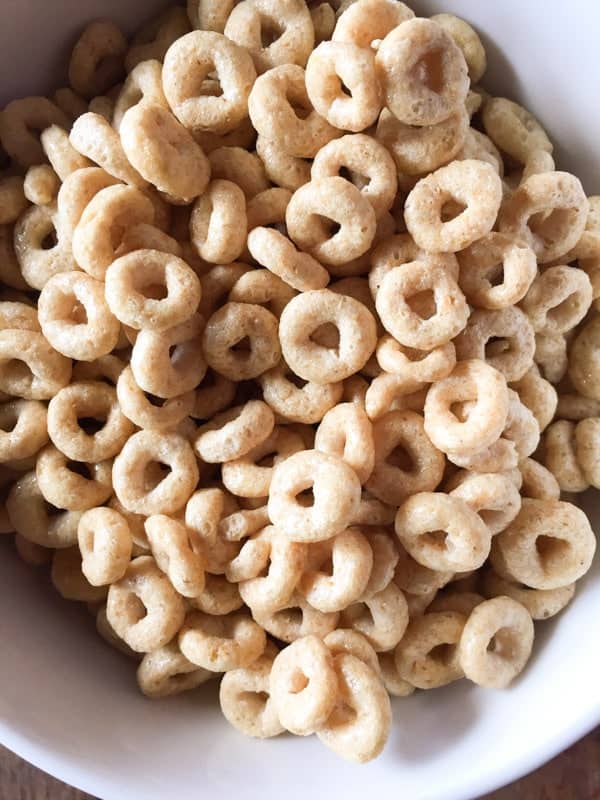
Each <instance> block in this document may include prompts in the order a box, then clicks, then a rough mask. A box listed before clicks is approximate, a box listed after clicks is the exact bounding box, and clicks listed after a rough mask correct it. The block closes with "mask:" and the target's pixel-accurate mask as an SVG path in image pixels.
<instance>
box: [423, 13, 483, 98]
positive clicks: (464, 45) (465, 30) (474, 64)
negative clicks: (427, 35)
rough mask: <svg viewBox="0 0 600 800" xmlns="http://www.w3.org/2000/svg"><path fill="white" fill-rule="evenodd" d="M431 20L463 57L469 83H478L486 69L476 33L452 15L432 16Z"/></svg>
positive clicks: (463, 21)
mask: <svg viewBox="0 0 600 800" xmlns="http://www.w3.org/2000/svg"><path fill="white" fill-rule="evenodd" d="M431 19H432V20H433V21H434V22H437V24H438V25H441V26H442V28H444V30H446V31H448V33H449V34H450V36H452V38H453V39H454V41H455V42H456V44H457V45H458V46H459V47H460V49H461V50H462V53H463V55H464V57H465V61H466V62H467V67H468V68H469V78H470V79H471V83H472V84H475V83H479V81H480V80H481V78H482V77H483V73H484V72H485V70H486V67H487V58H486V54H485V49H484V47H483V45H482V43H481V39H480V38H479V36H478V35H477V33H476V32H475V31H474V30H473V28H472V27H471V26H470V25H469V23H468V22H465V20H464V19H461V18H460V17H455V16H454V15H453V14H434V15H433V16H432V17H431Z"/></svg>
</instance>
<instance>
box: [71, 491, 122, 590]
mask: <svg viewBox="0 0 600 800" xmlns="http://www.w3.org/2000/svg"><path fill="white" fill-rule="evenodd" d="M77 539H78V542H79V549H80V551H81V559H82V560H81V571H82V572H83V574H84V575H85V577H86V578H87V580H88V581H89V582H90V583H91V584H92V586H104V585H107V584H110V583H114V582H115V581H118V580H121V578H122V577H123V575H124V574H125V571H126V570H127V567H128V565H129V562H130V560H131V547H132V538H131V531H130V530H129V525H128V524H127V520H126V519H125V518H124V517H122V516H121V514H119V513H118V511H115V510H114V509H112V508H102V507H100V508H91V509H89V510H88V511H85V512H84V513H83V515H82V517H81V519H80V520H79V526H78V528H77Z"/></svg>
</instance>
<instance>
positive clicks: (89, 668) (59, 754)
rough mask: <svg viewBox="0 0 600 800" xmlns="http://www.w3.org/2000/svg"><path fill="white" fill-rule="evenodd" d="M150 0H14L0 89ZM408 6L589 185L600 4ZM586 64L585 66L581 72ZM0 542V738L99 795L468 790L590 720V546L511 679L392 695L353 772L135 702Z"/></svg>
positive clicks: (200, 716) (151, 798)
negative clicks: (378, 746)
mask: <svg viewBox="0 0 600 800" xmlns="http://www.w3.org/2000/svg"><path fill="white" fill-rule="evenodd" d="M162 5H163V3H161V2H156V3H148V2H146V3H141V2H130V3H128V4H122V3H119V2H116V0H110V2H108V1H107V2H105V3H103V4H99V3H98V2H94V0H84V1H83V2H79V3H75V2H67V0H61V2H60V3H58V4H56V3H55V4H43V3H41V2H36V0H29V2H21V3H17V2H15V3H10V4H9V6H8V10H9V15H7V17H6V20H5V23H4V24H3V26H2V31H1V32H0V41H1V42H2V49H1V50H0V53H1V56H0V59H1V60H2V66H3V67H4V69H3V71H2V72H3V82H2V87H1V90H0V95H1V98H2V102H4V101H6V100H8V99H10V98H12V97H16V96H19V95H20V94H24V93H27V92H35V91H36V90H37V91H40V92H42V91H45V90H46V89H48V88H50V87H51V86H52V85H58V83H57V81H58V79H59V76H60V74H61V70H62V69H64V64H63V63H62V60H63V57H64V56H65V55H66V53H67V48H68V46H69V43H70V42H71V40H72V39H73V37H74V35H75V34H76V31H77V30H79V29H80V27H81V25H82V24H83V23H84V22H86V21H87V20H89V19H91V18H93V17H94V16H95V15H97V14H102V15H103V16H114V18H115V19H116V20H117V21H118V22H120V23H122V24H123V25H125V26H126V27H127V28H130V29H133V27H134V26H135V24H136V23H138V22H139V21H140V20H141V19H142V18H143V17H145V16H147V15H148V14H149V13H150V11H152V10H154V7H156V8H160V7H161V6H162ZM413 5H414V7H415V9H416V10H417V11H421V12H423V13H435V12H439V11H450V12H453V13H456V14H459V15H461V16H464V17H465V18H466V19H467V20H468V21H470V22H471V23H473V24H474V25H475V27H476V28H477V29H478V31H479V32H480V33H481V34H482V36H483V37H484V40H485V44H486V47H487V51H488V56H489V60H490V66H489V71H488V74H487V75H486V81H485V84H486V86H489V87H490V88H491V89H493V90H494V91H497V92H498V93H504V94H506V95H507V96H509V97H513V98H515V99H518V100H520V101H522V102H523V103H524V105H526V106H527V107H528V108H530V109H531V110H532V111H534V112H535V113H536V114H537V115H538V116H539V118H540V119H541V120H542V122H543V123H544V124H545V126H546V127H547V129H548V130H549V132H550V133H551V135H552V138H553V140H554V141H555V142H556V148H557V161H558V164H559V165H560V166H562V167H564V168H566V169H570V170H572V171H573V172H574V173H575V174H577V175H580V176H581V177H582V178H583V181H584V184H585V187H586V189H587V191H588V192H589V193H592V192H598V191H600V167H599V162H598V159H597V157H596V158H595V157H594V156H595V155H596V154H595V149H596V148H597V142H596V137H597V130H598V124H599V123H600V111H599V110H598V108H597V107H596V106H595V105H594V104H593V103H592V102H591V100H590V98H592V97H594V96H595V88H596V87H595V81H594V78H595V71H594V70H593V68H591V67H593V65H594V64H595V62H596V60H597V53H596V41H595V36H594V32H595V28H596V27H597V23H598V22H599V21H600V20H599V17H598V15H599V13H600V12H598V11H596V10H595V9H594V8H593V7H591V6H590V4H589V3H586V2H585V0H577V2H573V3H571V4H569V8H568V10H567V8H566V6H565V4H563V3H560V2H558V0H553V2H551V3H549V4H548V3H546V4H542V3H540V2H532V3H527V4H524V3H517V2H514V1H513V0H510V2H505V3H503V4H501V8H500V7H493V6H492V5H490V4H481V3H477V2H475V0H455V1H454V2H445V3H444V2H439V3H438V2H415V3H414V4H413ZM57 6H59V7H60V11H61V14H60V16H61V22H60V24H58V25H57V24H56V11H57ZM151 6H152V8H150V7H151ZM582 63H588V64H589V65H590V68H588V69H587V70H582V69H581V64H582ZM584 505H585V508H586V511H587V512H588V513H589V514H590V517H591V520H592V524H593V525H594V526H595V528H596V530H600V504H599V503H598V500H597V495H594V494H589V495H587V496H586V497H585V498H584ZM0 552H1V556H2V557H1V558H0V598H1V600H2V603H1V608H2V610H1V611H0V631H1V634H2V643H3V650H2V657H1V658H0V680H1V682H2V687H3V690H2V693H1V695H0V742H2V744H4V745H6V746H7V747H9V748H10V749H12V750H14V751H15V752H16V753H18V754H19V755H21V756H23V757H24V758H26V759H28V760H29V761H31V762H32V763H34V764H36V765H37V766H39V767H41V768H42V769H44V770H46V771H48V772H50V773H52V774H53V775H55V776H57V777H58V778H60V779H61V780H63V781H66V782H68V783H71V784H73V785H75V786H77V787H80V788H81V789H83V790H85V791H87V792H89V793H91V794H92V795H95V796H97V797H100V798H102V799H103V800H129V799H130V798H131V799H133V798H137V797H139V796H142V795H143V796H144V797H146V798H148V800H159V799H162V798H165V797H171V796H178V797H180V798H181V799H182V800H192V798H197V797H212V796H214V795H216V794H217V793H221V794H222V793H225V794H227V793H234V792H239V793H241V792H243V793H244V796H245V797H247V798H259V797H260V798H264V797H274V796H275V795H276V794H279V793H281V792H284V793H285V794H286V795H287V796H288V797H289V798H290V800H296V798H298V800H300V798H303V797H305V796H306V795H307V794H308V793H318V794H319V796H326V795H327V794H328V793H335V792H341V793H343V794H344V795H345V796H346V797H348V798H352V800H354V798H356V800H359V798H362V797H364V796H365V795H367V794H368V793H370V794H372V793H373V791H378V792H381V793H382V794H383V793H384V792H389V791H394V792H397V791H399V792H400V793H401V794H403V795H405V796H406V797H409V798H411V800H468V799H469V798H474V797H476V796H478V795H480V794H483V793H485V792H487V791H491V790H492V789H494V788H496V787H498V786H500V785H502V784H505V783H507V782H509V781H511V780H514V779H515V778H517V777H518V776H520V775H522V774H524V773H526V772H528V771H530V770H531V769H534V768H535V767H537V766H538V765H539V764H541V763H543V762H544V761H546V760H547V759H549V758H551V757H552V756H553V755H554V754H556V753H557V752H558V751H560V750H561V749H563V748H565V747H567V746H568V745H570V744H571V743H572V742H573V741H575V740H576V739H577V738H578V737H579V736H581V735H583V734H584V733H586V732H587V731H588V730H589V729H590V728H592V727H593V726H594V725H596V724H598V723H599V722H600V696H599V694H598V691H597V674H598V668H599V666H600V639H599V638H598V637H597V636H594V628H593V626H594V621H595V618H596V616H597V614H598V612H599V611H600V580H599V578H600V566H599V563H598V558H596V563H595V565H594V566H593V567H592V570H591V571H590V573H589V574H588V575H587V576H586V578H585V579H584V580H583V581H582V582H581V584H580V586H579V587H578V591H577V595H576V597H575V599H574V601H573V602H572V604H571V605H570V606H569V607H568V609H566V611H565V612H564V613H563V614H561V615H560V616H559V617H558V618H556V619H555V620H552V621H549V622H546V623H541V625H540V626H539V628H538V635H537V636H536V642H535V649H534V655H533V657H532V659H531V661H530V663H529V665H528V667H527V669H526V670H525V672H524V673H523V674H522V675H521V676H520V677H519V679H518V680H517V681H516V682H515V684H514V685H513V686H512V687H511V688H510V689H509V690H508V691H506V692H498V691H494V690H483V689H480V688H476V687H474V686H471V685H466V682H463V683H461V684H457V685H453V686H450V687H446V688H444V689H441V690H438V691H437V692H434V693H423V692H420V693H416V694H414V695H412V696H411V697H409V698H406V699H402V700H396V701H394V704H393V705H394V727H393V732H392V735H391V737H390V740H389V742H388V744H387V747H386V749H385V751H384V753H383V755H382V756H381V757H380V758H379V759H378V760H376V761H374V762H372V763H370V764H368V765H366V766H360V767H359V766H356V765H352V764H346V763H345V762H341V761H339V760H337V759H336V758H335V756H334V755H333V754H332V753H330V752H329V751H328V750H326V749H324V748H322V747H321V746H320V745H319V743H318V742H317V741H316V740H315V738H314V737H311V738H307V739H304V740H294V741H292V740H291V737H282V738H280V739H273V740H271V741H266V742H256V741H253V740H247V739H244V738H242V737H240V736H239V734H238V733H237V732H236V731H234V730H233V729H232V728H230V727H229V726H228V725H227V723H226V722H225V720H224V719H223V717H222V716H221V714H220V711H219V708H218V703H217V699H216V693H215V692H214V688H213V687H212V686H210V685H209V686H207V687H204V688H202V689H200V690H199V691H198V692H195V693H193V694H191V695H189V696H185V695H184V696H181V697H178V698H174V699H170V700H160V701H149V700H147V699H145V698H143V697H142V696H141V695H139V694H138V693H137V691H136V689H135V682H134V677H133V670H132V667H131V664H130V663H128V662H127V660H126V659H123V658H122V656H121V655H120V654H118V653H116V652H112V651H111V650H109V649H108V648H106V646H105V645H104V644H103V642H102V641H101V640H99V639H98V638H97V637H96V636H95V633H94V630H93V626H92V625H90V621H89V618H88V616H87V614H86V612H85V610H82V608H75V607H73V606H70V605H68V604H66V603H65V602H64V601H62V600H61V599H60V598H58V597H57V596H56V595H55V593H54V592H53V590H52V589H51V587H50V586H49V585H48V583H47V582H46V581H44V580H40V577H39V576H38V575H36V573H35V571H33V570H31V569H30V568H28V567H26V566H25V565H23V564H22V563H21V562H19V561H18V560H17V558H16V556H15V554H14V553H13V550H12V548H11V547H10V546H9V544H8V543H7V542H0ZM590 629H592V630H591V633H592V635H590Z"/></svg>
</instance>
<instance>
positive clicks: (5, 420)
mask: <svg viewBox="0 0 600 800" xmlns="http://www.w3.org/2000/svg"><path fill="white" fill-rule="evenodd" d="M18 421H19V415H18V413H17V409H16V408H14V407H13V408H10V407H9V408H5V409H4V410H3V417H2V425H0V430H3V431H4V432H5V433H12V432H13V431H14V429H15V428H16V427H17V422H18Z"/></svg>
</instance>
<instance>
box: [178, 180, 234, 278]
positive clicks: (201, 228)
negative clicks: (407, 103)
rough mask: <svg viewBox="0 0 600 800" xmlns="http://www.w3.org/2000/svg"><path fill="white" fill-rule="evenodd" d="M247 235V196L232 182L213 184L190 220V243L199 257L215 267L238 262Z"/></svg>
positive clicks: (198, 202) (202, 197)
mask: <svg viewBox="0 0 600 800" xmlns="http://www.w3.org/2000/svg"><path fill="white" fill-rule="evenodd" d="M246 234H247V221H246V200H245V198H244V193H243V192H242V190H241V189H240V187H239V186H237V185H236V184H235V183H232V182H231V181H224V180H221V179H217V180H213V181H211V182H210V183H209V184H208V188H207V190H206V192H205V193H204V194H203V195H202V196H201V197H199V198H198V200H196V203H195V204H194V210H193V211H192V216H191V218H190V237H191V241H192V244H193V245H194V247H195V248H196V250H197V251H198V253H199V255H200V257H201V258H203V259H204V260H205V261H210V262H211V263H214V264H228V263H230V262H231V261H235V259H236V258H238V256H239V255H241V253H242V252H243V249H244V245H245V243H246Z"/></svg>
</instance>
